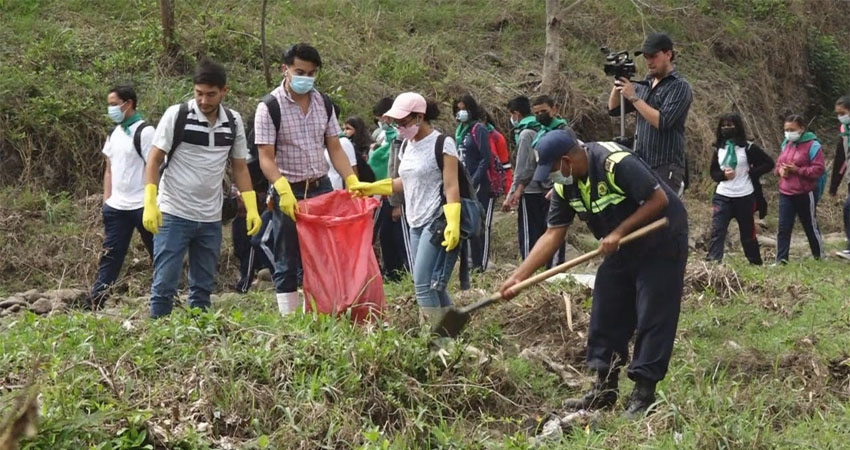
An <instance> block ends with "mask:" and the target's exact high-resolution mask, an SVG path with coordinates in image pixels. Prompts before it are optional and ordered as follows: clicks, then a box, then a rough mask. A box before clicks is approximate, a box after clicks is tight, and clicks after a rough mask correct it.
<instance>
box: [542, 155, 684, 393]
mask: <svg viewBox="0 0 850 450" xmlns="http://www.w3.org/2000/svg"><path fill="white" fill-rule="evenodd" d="M585 145H586V148H587V156H588V179H587V180H586V182H581V181H579V180H575V181H574V183H573V184H570V185H556V186H555V193H554V194H553V195H552V203H551V206H550V209H549V217H548V226H549V227H550V228H556V227H566V226H568V225H570V224H571V223H572V221H573V219H574V217H575V216H576V215H578V216H579V218H580V219H581V220H583V221H584V222H586V223H587V226H588V227H589V228H590V230H591V232H592V233H593V235H594V236H595V237H596V238H597V239H602V238H604V237H605V236H606V235H608V234H609V233H610V232H611V231H613V230H614V229H615V228H617V226H619V225H620V223H622V221H623V220H625V219H626V218H627V217H629V216H630V215H632V213H634V212H635V210H637V209H638V207H640V205H642V204H643V203H644V202H645V201H646V200H648V199H649V198H650V196H651V195H652V194H653V193H654V192H655V190H656V189H664V192H665V193H666V194H667V201H668V203H667V207H666V208H665V210H664V216H665V217H667V218H668V220H669V225H668V227H667V228H665V229H663V230H660V231H657V232H655V233H653V234H650V235H648V236H646V237H644V238H642V239H640V240H638V241H635V242H633V243H631V244H627V245H624V246H622V248H621V249H620V250H619V251H617V252H615V253H613V254H611V255H608V256H606V257H605V260H604V261H603V262H602V264H601V265H600V266H599V269H598V270H597V272H596V283H595V284H594V289H593V307H592V310H591V315H590V329H589V332H588V337H587V365H588V367H590V368H591V369H594V370H596V371H599V372H600V373H607V372H608V371H609V370H614V371H616V370H618V369H619V368H620V367H622V366H623V365H625V362H626V361H627V360H628V358H629V349H628V345H629V339H631V337H632V335H633V334H635V332H637V335H636V339H635V348H634V357H633V358H632V362H631V364H630V365H629V369H628V375H629V378H631V379H633V380H636V379H638V378H636V377H640V378H644V379H646V380H650V381H658V380H661V379H662V378H664V375H665V374H666V373H667V366H668V364H669V362H670V355H671V354H672V351H673V340H674V338H675V336H676V326H677V324H678V320H679V309H680V305H681V301H682V291H683V287H684V274H685V265H686V263H687V258H688V218H687V213H686V211H685V207H684V205H683V204H682V202H681V200H679V198H678V196H677V195H676V193H675V192H673V191H672V190H671V189H670V187H669V186H668V185H667V183H662V182H661V181H660V180H659V179H658V177H657V176H656V175H655V173H654V172H653V171H652V170H651V169H650V168H649V167H648V166H647V165H646V163H644V162H643V161H641V160H640V159H639V158H638V157H636V156H634V155H633V154H632V153H630V152H628V151H627V150H626V149H625V148H624V147H620V146H618V145H617V144H614V143H611V142H603V143H587V144H585ZM582 191H584V195H582Z"/></svg>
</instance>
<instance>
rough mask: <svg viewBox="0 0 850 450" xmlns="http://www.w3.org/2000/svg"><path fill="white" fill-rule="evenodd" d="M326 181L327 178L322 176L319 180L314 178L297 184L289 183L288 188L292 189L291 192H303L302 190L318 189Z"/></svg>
mask: <svg viewBox="0 0 850 450" xmlns="http://www.w3.org/2000/svg"><path fill="white" fill-rule="evenodd" d="M327 179H328V176H327V175H325V176H322V177H319V178H314V179H312V180H304V181H299V182H297V183H290V184H289V186H290V187H292V191H293V192H304V190H310V189H315V188H317V187H319V186H320V185H321V184H322V182H324V181H325V180H327Z"/></svg>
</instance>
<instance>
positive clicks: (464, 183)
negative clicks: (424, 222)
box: [399, 133, 477, 203]
mask: <svg viewBox="0 0 850 450" xmlns="http://www.w3.org/2000/svg"><path fill="white" fill-rule="evenodd" d="M445 142H446V135H445V134H442V133H440V135H439V136H437V141H436V142H435V143H434V159H436V160H437V167H438V168H439V169H440V173H442V172H443V156H444V153H443V147H444V145H445ZM406 148H407V139H405V140H404V142H402V144H401V150H400V152H399V154H400V155H402V154H404V150H405V149H406ZM457 184H458V189H459V190H460V197H461V198H468V199H476V197H475V194H476V191H475V189H473V188H472V180H471V178H470V176H469V172H468V171H467V170H466V166H464V165H463V163H462V162H460V159H458V161H457ZM440 195H441V196H445V193H441V194H440ZM476 200H477V199H476ZM443 203H445V198H444V199H443Z"/></svg>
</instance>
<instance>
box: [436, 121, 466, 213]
mask: <svg viewBox="0 0 850 450" xmlns="http://www.w3.org/2000/svg"><path fill="white" fill-rule="evenodd" d="M445 145H446V135H445V134H443V133H440V134H439V135H438V136H437V141H436V142H435V143H434V159H436V160H437V167H438V168H439V169H440V173H443V159H444V157H445V153H443V148H444V147H445ZM470 186H472V184H471V182H470V181H469V175H468V174H467V173H466V169H465V168H464V166H463V163H461V162H460V160H458V161H457V187H458V191H459V193H460V197H461V198H472V196H473V194H472V189H471V188H470ZM440 196H442V197H443V203H445V194H444V193H440Z"/></svg>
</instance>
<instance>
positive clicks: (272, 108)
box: [245, 92, 333, 192]
mask: <svg viewBox="0 0 850 450" xmlns="http://www.w3.org/2000/svg"><path fill="white" fill-rule="evenodd" d="M319 93H320V94H321V95H322V100H323V101H324V103H325V113H326V114H327V116H328V120H330V119H331V116H332V115H333V102H331V99H330V97H328V96H327V95H326V94H325V93H324V92H319ZM260 102H261V103H263V104H265V105H266V108H267V109H268V110H269V116H271V119H272V124H274V131H275V139H277V134H278V133H279V132H280V103H278V101H277V97H275V96H274V95H272V94H267V95H265V96H264V97H263V98H262V99H260ZM254 137H255V136H254V122H253V120H252V121H251V125H250V127H249V126H247V125H246V127H245V138H246V139H247V141H248V159H247V160H246V162H247V163H248V172H250V173H251V182H252V183H253V184H254V190H255V191H261V192H264V191H268V189H269V182H268V180H267V179H266V176H265V175H264V174H263V170H262V169H261V168H260V151H259V149H257V144H256V143H255V142H254Z"/></svg>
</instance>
